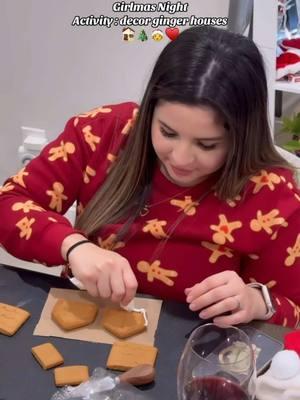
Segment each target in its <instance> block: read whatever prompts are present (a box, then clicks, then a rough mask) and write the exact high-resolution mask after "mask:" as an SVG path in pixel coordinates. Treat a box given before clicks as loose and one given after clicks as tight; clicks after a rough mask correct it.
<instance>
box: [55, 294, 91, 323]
mask: <svg viewBox="0 0 300 400" xmlns="http://www.w3.org/2000/svg"><path fill="white" fill-rule="evenodd" d="M97 313H98V306H97V305H96V304H94V303H86V302H81V301H71V300H64V299H59V300H58V301H57V302H56V303H55V305H54V307H53V310H52V313H51V317H52V319H53V321H55V322H56V323H57V324H58V325H59V326H60V327H61V328H62V329H64V330H66V331H70V330H72V329H76V328H81V327H83V326H86V325H89V324H91V323H92V322H94V320H95V318H96V316H97Z"/></svg>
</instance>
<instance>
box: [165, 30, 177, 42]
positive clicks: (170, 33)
mask: <svg viewBox="0 0 300 400" xmlns="http://www.w3.org/2000/svg"><path fill="white" fill-rule="evenodd" d="M165 32H166V35H167V36H168V38H169V39H170V40H175V39H177V37H178V35H179V29H178V28H166V30H165Z"/></svg>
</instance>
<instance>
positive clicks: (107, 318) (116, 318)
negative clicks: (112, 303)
mask: <svg viewBox="0 0 300 400" xmlns="http://www.w3.org/2000/svg"><path fill="white" fill-rule="evenodd" d="M101 323H102V326H103V327H104V328H105V329H106V330H107V331H108V332H110V333H112V334H113V335H115V336H116V337H118V338H120V339H125V338H127V337H130V336H133V335H136V334H138V333H141V332H143V331H144V330H146V328H147V327H146V325H145V318H144V316H143V314H142V313H140V312H135V311H127V310H123V309H117V308H106V309H105V310H104V313H103V317H102V320H101Z"/></svg>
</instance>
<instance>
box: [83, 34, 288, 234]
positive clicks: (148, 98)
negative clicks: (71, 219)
mask: <svg viewBox="0 0 300 400" xmlns="http://www.w3.org/2000/svg"><path fill="white" fill-rule="evenodd" d="M160 100H164V101H167V102H177V103H182V104H186V105H199V106H201V105H205V106H209V107H211V108H212V110H214V111H215V112H217V114H218V115H219V116H220V117H221V118H222V119H223V121H224V123H225V126H226V128H227V131H228V139H229V151H228V154H227V158H226V161H225V164H224V165H223V166H222V169H221V170H220V174H219V176H220V178H219V179H218V182H217V183H216V186H215V190H216V193H217V195H218V196H219V198H220V199H223V200H226V199H232V198H234V197H235V196H237V195H238V194H239V193H240V192H241V190H242V189H243V187H244V186H245V183H246V182H247V181H248V180H249V178H250V177H251V176H253V175H254V174H256V173H258V172H259V171H260V170H261V169H263V168H264V169H266V168H269V167H272V166H278V167H284V168H290V166H289V164H288V163H287V162H286V161H285V160H284V159H283V158H282V157H281V156H280V155H279V154H278V153H277V151H276V150H275V147H274V145H273V140H272V136H271V133H270V128H269V123H268V117H267V115H268V101H267V82H266V75H265V70H264V64H263V60H262V56H261V54H260V52H259V50H258V49H257V47H256V45H255V44H254V43H253V42H252V41H251V40H250V39H248V38H246V37H244V36H241V35H238V34H234V33H231V32H229V31H226V30H223V29H220V28H212V27H195V28H189V29H187V30H185V31H183V32H182V33H181V34H180V35H179V36H178V38H177V39H176V40H175V41H173V42H170V43H169V44H168V45H167V46H166V47H165V48H164V49H163V51H162V52H161V54H160V56H159V57H158V59H157V62H156V64H155V66H154V69H153V72H152V75H151V78H150V80H149V83H148V86H147V88H146V91H145V94H144V96H143V99H142V102H141V105H140V108H139V113H138V117H137V120H136V123H135V125H134V127H133V129H132V132H131V133H130V135H129V138H128V142H127V144H126V146H125V148H124V151H123V152H122V154H121V155H120V157H119V158H118V160H117V162H116V163H115V166H114V167H113V168H112V170H111V172H110V174H109V175H108V177H107V179H106V180H105V182H104V184H103V185H102V186H101V187H100V188H99V190H98V191H97V193H96V194H95V195H94V197H93V198H92V199H91V200H90V202H89V203H88V204H87V206H86V208H85V209H84V211H83V212H82V214H81V215H80V216H79V217H78V219H77V222H76V226H77V227H78V228H80V229H82V230H83V231H85V232H86V234H87V235H92V234H93V233H94V232H96V231H98V230H99V229H100V228H101V227H103V226H104V225H106V224H108V223H113V222H117V221H119V220H123V219H124V218H127V217H128V215H131V219H130V220H129V221H128V223H129V224H130V223H131V221H132V220H133V219H134V218H135V216H136V215H137V214H138V212H139V210H140V209H141V207H142V206H143V203H144V201H145V198H146V197H147V193H148V191H149V185H150V184H151V180H152V176H153V171H154V167H155V162H156V155H155V152H154V149H153V146H152V142H151V123H152V117H153V113H154V109H155V106H156V105H157V103H158V101H160ZM127 225H128V224H127Z"/></svg>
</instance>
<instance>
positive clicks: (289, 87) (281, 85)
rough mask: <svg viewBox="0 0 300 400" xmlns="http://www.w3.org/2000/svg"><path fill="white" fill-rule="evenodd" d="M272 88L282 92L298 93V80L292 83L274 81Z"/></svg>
mask: <svg viewBox="0 0 300 400" xmlns="http://www.w3.org/2000/svg"><path fill="white" fill-rule="evenodd" d="M274 88H275V90H280V91H282V92H289V93H296V94H300V82H297V83H294V82H280V81H276V82H275V85H274Z"/></svg>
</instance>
